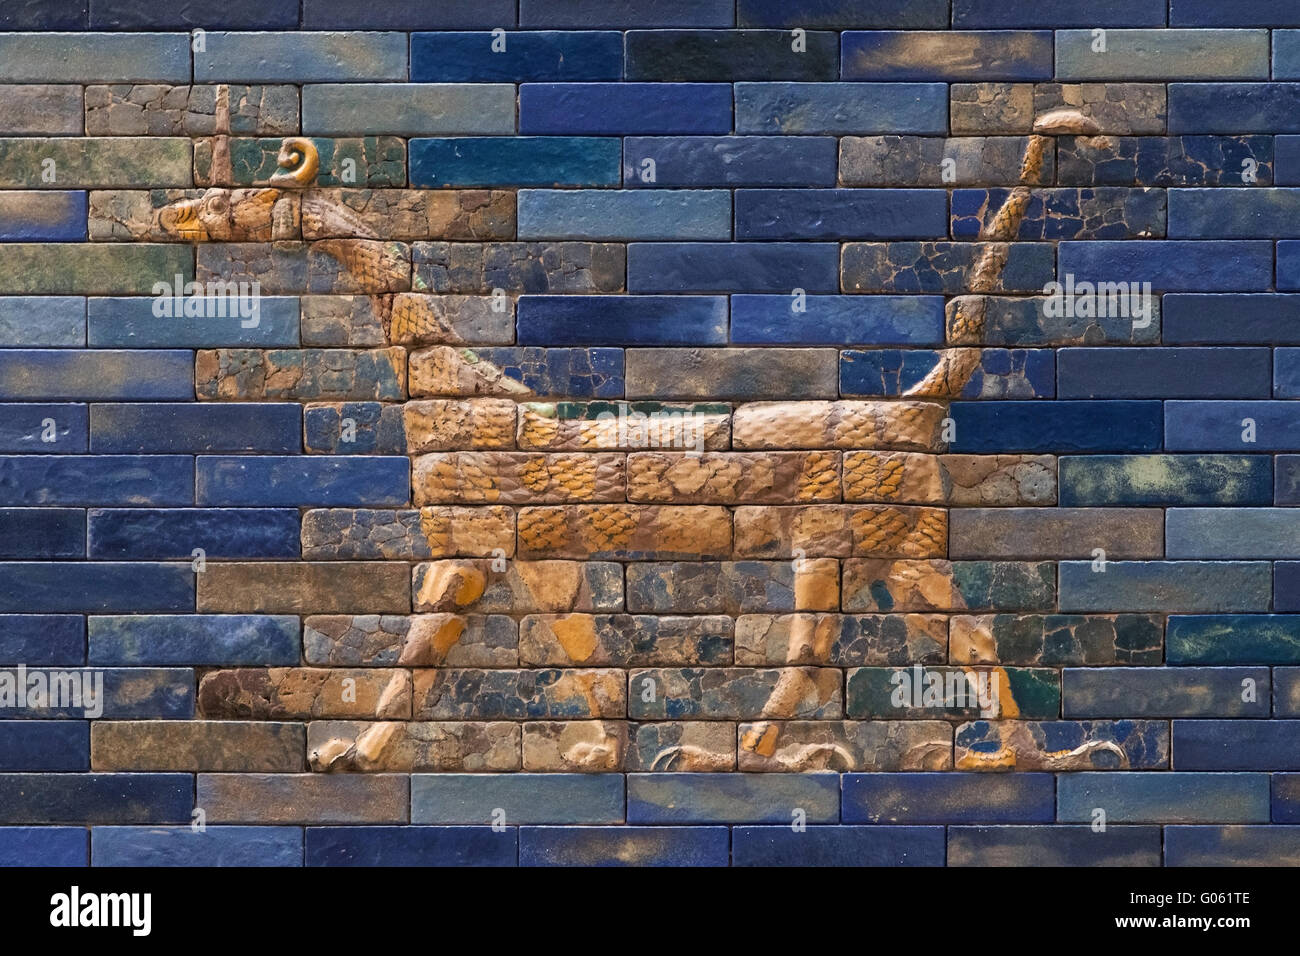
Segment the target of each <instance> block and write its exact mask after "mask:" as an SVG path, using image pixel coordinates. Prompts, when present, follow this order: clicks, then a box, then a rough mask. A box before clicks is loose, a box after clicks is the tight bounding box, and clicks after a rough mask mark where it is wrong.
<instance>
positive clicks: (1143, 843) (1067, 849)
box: [948, 825, 1160, 867]
mask: <svg viewBox="0 0 1300 956" xmlns="http://www.w3.org/2000/svg"><path fill="white" fill-rule="evenodd" d="M948 865H949V866H1061V867H1066V866H1068V867H1076V866H1159V865H1160V827H1141V826H1138V827H1111V826H1108V827H1106V829H1105V830H1104V831H1100V832H1099V831H1096V830H1094V829H1093V828H1092V827H1090V826H1060V825H1054V826H1025V827H1018V826H995V827H950V828H949V829H948Z"/></svg>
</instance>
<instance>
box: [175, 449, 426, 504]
mask: <svg viewBox="0 0 1300 956" xmlns="http://www.w3.org/2000/svg"><path fill="white" fill-rule="evenodd" d="M410 477H411V476H410V461H409V460H408V459H406V458H389V457H377V456H376V457H369V458H361V457H346V456H345V457H325V456H322V455H312V456H306V455H285V456H279V455H276V456H265V457H243V458H222V457H217V456H212V457H208V456H201V457H199V459H198V461H197V473H196V485H195V487H196V489H197V494H196V497H197V503H198V504H201V505H219V506H231V505H248V506H254V507H255V506H261V507H275V506H277V505H288V506H297V507H305V506H308V505H330V506H348V505H401V504H405V503H406V502H407V501H408V500H409V499H410V496H411V483H410Z"/></svg>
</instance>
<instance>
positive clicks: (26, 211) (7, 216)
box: [0, 190, 86, 242]
mask: <svg viewBox="0 0 1300 956" xmlns="http://www.w3.org/2000/svg"><path fill="white" fill-rule="evenodd" d="M85 238H86V194H85V193H84V192H59V191H56V190H48V191H44V192H23V193H9V194H8V196H4V195H0V242H25V241H32V240H36V241H44V242H60V241H64V242H67V241H72V242H76V241H79V240H83V239H85Z"/></svg>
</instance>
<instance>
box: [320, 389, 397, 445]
mask: <svg viewBox="0 0 1300 956" xmlns="http://www.w3.org/2000/svg"><path fill="white" fill-rule="evenodd" d="M344 420H351V422H352V423H353V426H354V431H353V432H351V436H352V439H353V440H352V441H344V440H343V439H344V438H345V437H347V436H345V435H344V433H343V422H344ZM302 428H303V446H304V447H305V448H306V449H307V450H308V451H313V452H323V453H325V454H327V455H404V454H406V425H405V422H404V421H403V417H402V406H400V405H385V404H383V403H381V402H343V403H342V404H339V405H308V406H307V407H306V408H304V409H303V413H302Z"/></svg>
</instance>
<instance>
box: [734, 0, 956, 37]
mask: <svg viewBox="0 0 1300 956" xmlns="http://www.w3.org/2000/svg"><path fill="white" fill-rule="evenodd" d="M736 25H737V26H742V27H784V28H786V29H794V28H796V27H802V28H804V29H819V30H844V29H854V28H857V29H879V28H884V27H912V28H917V27H922V28H924V27H941V28H942V27H947V26H948V0H798V2H791V0H737V2H736Z"/></svg>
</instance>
